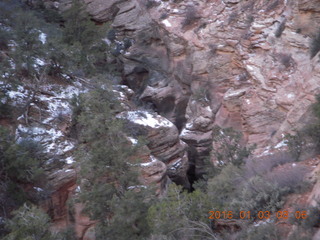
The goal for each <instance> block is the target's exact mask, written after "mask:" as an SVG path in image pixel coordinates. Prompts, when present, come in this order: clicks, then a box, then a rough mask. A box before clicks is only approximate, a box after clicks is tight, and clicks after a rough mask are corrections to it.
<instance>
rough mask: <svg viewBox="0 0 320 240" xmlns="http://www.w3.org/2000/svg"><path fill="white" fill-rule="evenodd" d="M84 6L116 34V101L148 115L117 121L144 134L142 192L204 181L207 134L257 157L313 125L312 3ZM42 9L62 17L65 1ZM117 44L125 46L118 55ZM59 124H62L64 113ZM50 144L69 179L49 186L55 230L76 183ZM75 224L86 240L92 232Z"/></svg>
mask: <svg viewBox="0 0 320 240" xmlns="http://www.w3.org/2000/svg"><path fill="white" fill-rule="evenodd" d="M84 2H85V3H86V4H87V10H88V12H89V13H90V14H91V16H92V18H93V19H94V20H95V21H97V22H105V21H111V26H112V28H113V29H114V30H115V35H116V40H117V41H118V43H117V42H116V44H118V47H119V49H120V50H119V53H118V60H119V61H120V62H121V64H122V66H123V69H122V84H123V85H126V86H128V87H129V88H130V89H132V90H133V91H134V93H130V94H131V96H129V95H130V94H129V93H128V91H129V92H130V89H129V90H128V89H127V92H126V91H123V93H122V94H123V95H126V99H125V101H128V102H130V101H133V100H134V101H135V103H136V105H138V106H139V105H140V106H147V107H149V108H151V109H152V110H154V111H155V112H156V113H154V114H150V113H149V112H146V111H137V110H136V108H132V107H130V104H128V107H127V109H126V111H125V112H123V113H121V117H124V118H126V119H128V120H129V122H130V123H131V124H133V125H134V126H136V127H138V126H139V128H143V129H144V131H146V132H147V138H148V140H149V144H148V151H149V153H150V154H149V155H146V156H144V158H143V159H144V160H143V162H142V164H143V165H142V169H143V170H142V175H143V176H144V177H145V179H147V180H145V181H146V182H157V183H158V184H159V185H161V186H163V185H165V183H166V181H167V176H169V177H170V178H171V179H172V180H173V181H175V182H177V183H179V184H181V185H183V186H185V187H186V188H190V182H189V179H188V176H187V171H188V169H189V176H190V175H194V176H196V177H197V176H200V175H201V174H202V173H203V168H202V166H203V159H204V158H206V157H207V156H208V155H209V151H210V147H211V144H212V128H213V126H214V125H219V126H220V127H233V128H234V129H236V130H238V131H241V132H242V133H243V135H244V140H245V142H246V143H247V144H249V145H250V144H257V149H256V152H255V154H257V155H258V154H267V153H268V152H272V151H273V150H275V149H279V148H281V147H282V146H284V144H282V143H283V136H284V134H286V133H292V132H294V130H296V129H300V128H302V127H303V126H305V125H306V124H308V123H310V121H312V114H311V109H310V106H311V104H312V103H313V102H314V101H315V95H316V94H318V93H319V92H320V88H319V86H320V85H319V84H318V82H319V81H320V64H319V63H318V62H319V55H318V54H317V52H315V54H311V53H312V51H311V41H312V39H313V38H314V37H316V35H317V34H318V31H319V26H320V18H319V16H320V3H319V2H318V1H316V0H313V1H306V0H297V1H294V0H291V1H290V0H273V1H269V0H258V1H253V0H248V1H244V0H207V1H205V0H198V1H192V0H189V1H160V0H157V1H155V0H154V1H151V0H149V1H147V0H109V1H103V0H84ZM45 4H46V5H47V7H51V8H58V9H60V10H63V9H65V8H66V7H68V6H69V5H70V1H69V0H61V1H55V2H53V1H45ZM121 41H123V42H124V41H129V42H130V45H131V46H130V47H127V48H125V49H121V46H122V45H121ZM120 95H121V94H120ZM41 97H42V99H41ZM57 97H58V96H55V99H57ZM45 98H48V99H45ZM49 98H50V95H49V94H48V93H46V92H44V93H43V94H42V96H39V99H40V100H41V101H44V100H46V101H48V102H49V101H53V100H52V99H51V100H50V99H49ZM62 98H65V96H63V97H62ZM60 103H61V102H60ZM60 103H57V104H60ZM62 103H63V102H62ZM36 107H37V106H36V105H35V106H34V108H36ZM58 107H59V108H60V105H58ZM61 107H63V104H62V105H61ZM49 109H50V105H49ZM35 111H37V110H36V109H35ZM64 115H65V118H70V113H69V112H66V113H65V114H64ZM42 116H43V115H42ZM48 119H49V117H48ZM50 121H51V120H50V119H49V120H48V122H46V124H48V123H50ZM57 124H58V123H57ZM59 124H60V123H59ZM19 126H20V127H18V129H17V131H20V132H23V131H24V130H25V128H24V127H23V124H21V125H19ZM67 126H68V125H65V126H64V125H61V124H60V125H57V128H60V130H59V129H58V130H57V131H61V133H63V132H64V130H65V129H66V128H67ZM47 130H48V129H47ZM48 131H49V130H48ZM54 131H56V130H52V131H51V132H52V133H54ZM59 134H60V132H59ZM54 137H55V138H52V139H53V141H54V143H52V144H56V145H50V144H51V143H50V142H48V146H51V148H50V149H54V148H56V149H64V150H66V151H65V152H63V154H62V153H59V154H58V155H61V156H62V155H63V156H64V157H65V159H64V161H65V163H66V166H67V167H66V166H64V167H63V171H64V172H67V173H68V174H66V177H65V176H64V175H63V176H61V178H57V177H54V178H55V180H54V181H60V180H59V179H62V180H61V181H60V182H59V183H57V184H56V185H54V186H55V187H54V194H53V197H52V199H51V203H50V204H51V205H50V204H49V205H50V206H48V205H47V208H49V209H55V211H58V210H59V209H60V210H59V212H57V213H53V216H54V219H56V222H59V219H62V221H69V220H68V219H67V210H66V208H65V202H66V200H67V199H68V197H69V195H70V194H71V193H70V192H73V194H75V193H74V192H76V188H77V186H76V181H75V179H76V173H75V170H74V168H73V167H71V168H70V167H69V165H68V159H69V162H72V160H73V159H72V158H71V156H69V155H68V154H66V153H67V152H68V151H69V150H70V149H69V148H68V146H67V145H66V146H62V145H61V146H58V145H57V144H60V142H59V138H60V135H59V136H58V135H57V134H56V135H54ZM64 143H65V141H64ZM70 144H72V143H70ZM70 144H69V145H70ZM50 149H49V150H48V151H50ZM68 170H70V171H68ZM60 173H61V172H60ZM47 204H48V203H47ZM52 204H53V205H52ZM80 208H81V206H79V209H80ZM76 219H77V220H76V223H75V224H78V225H77V226H78V229H79V230H78V234H79V236H80V237H81V239H85V238H83V236H84V235H86V232H88V231H87V229H90V227H91V225H92V224H93V223H91V222H90V221H89V220H88V219H85V220H83V219H82V217H79V216H78V217H77V218H76ZM82 220H83V221H82ZM60 225H63V224H62V223H61V224H60ZM87 235H89V233H87ZM87 239H89V238H87Z"/></svg>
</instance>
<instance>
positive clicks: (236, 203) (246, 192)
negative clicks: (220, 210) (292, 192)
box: [231, 176, 289, 216]
mask: <svg viewBox="0 0 320 240" xmlns="http://www.w3.org/2000/svg"><path fill="white" fill-rule="evenodd" d="M288 193H289V188H287V187H284V188H281V187H279V186H278V185H277V184H273V183H270V182H267V181H265V180H264V179H263V178H261V177H259V176H255V177H252V178H250V179H249V181H248V182H247V183H246V185H245V187H244V188H242V190H241V192H240V193H239V195H238V197H237V198H235V199H234V200H233V202H232V203H231V206H232V207H233V208H235V209H237V210H240V211H241V210H245V211H250V212H251V215H252V216H256V214H257V212H258V211H270V212H274V211H276V210H279V209H280V208H281V207H282V206H283V204H284V201H283V198H284V196H286V195H287V194H288Z"/></svg>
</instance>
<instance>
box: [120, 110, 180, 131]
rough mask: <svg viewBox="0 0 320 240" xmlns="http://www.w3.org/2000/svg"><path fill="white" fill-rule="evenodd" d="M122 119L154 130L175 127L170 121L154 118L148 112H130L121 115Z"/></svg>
mask: <svg viewBox="0 0 320 240" xmlns="http://www.w3.org/2000/svg"><path fill="white" fill-rule="evenodd" d="M120 117H121V118H127V119H128V120H130V121H132V122H134V123H136V124H139V125H143V126H148V127H152V128H159V127H173V126H174V125H173V123H172V122H170V121H169V120H168V119H166V118H163V117H161V116H153V115H152V114H150V113H149V112H147V111H128V112H124V114H121V115H120Z"/></svg>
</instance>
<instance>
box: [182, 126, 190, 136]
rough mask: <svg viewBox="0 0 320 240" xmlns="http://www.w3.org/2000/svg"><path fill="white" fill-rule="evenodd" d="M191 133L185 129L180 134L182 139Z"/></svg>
mask: <svg viewBox="0 0 320 240" xmlns="http://www.w3.org/2000/svg"><path fill="white" fill-rule="evenodd" d="M190 133H191V131H190V130H188V129H186V128H184V129H183V130H182V131H181V133H180V137H183V136H186V135H188V134H190Z"/></svg>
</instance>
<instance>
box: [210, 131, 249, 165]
mask: <svg viewBox="0 0 320 240" xmlns="http://www.w3.org/2000/svg"><path fill="white" fill-rule="evenodd" d="M212 136H213V143H214V147H213V150H212V154H213V155H214V156H215V157H216V159H217V160H218V164H219V165H220V166H223V165H225V164H228V163H231V164H233V165H235V166H241V165H242V164H243V163H244V160H245V159H246V158H248V157H249V156H250V155H251V153H252V151H253V150H254V149H255V146H254V145H253V146H249V147H246V146H241V143H240V142H241V138H242V136H241V134H240V133H239V132H236V131H235V130H233V129H232V128H225V129H222V128H220V127H218V126H215V127H214V129H213V131H212Z"/></svg>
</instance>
